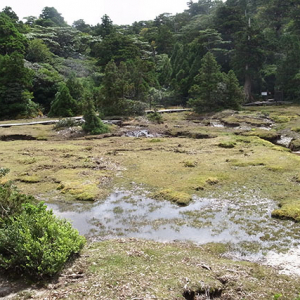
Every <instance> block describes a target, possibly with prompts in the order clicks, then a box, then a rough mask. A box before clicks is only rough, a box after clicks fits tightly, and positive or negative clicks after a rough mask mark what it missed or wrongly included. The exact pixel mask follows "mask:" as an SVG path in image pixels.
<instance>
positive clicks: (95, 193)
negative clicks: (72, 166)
mask: <svg viewBox="0 0 300 300" xmlns="http://www.w3.org/2000/svg"><path fill="white" fill-rule="evenodd" d="M58 190H60V191H61V193H63V194H70V195H72V196H74V197H75V199H76V200H81V201H94V200H96V199H97V198H98V197H99V189H98V187H97V186H96V185H95V184H92V183H91V184H83V183H81V182H76V181H75V182H65V183H64V184H61V185H59V186H58Z"/></svg>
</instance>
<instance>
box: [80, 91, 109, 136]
mask: <svg viewBox="0 0 300 300" xmlns="http://www.w3.org/2000/svg"><path fill="white" fill-rule="evenodd" d="M83 118H84V121H85V122H84V124H83V125H82V128H83V130H84V131H86V132H88V133H90V134H101V133H106V132H108V131H109V129H108V127H107V125H105V124H104V123H103V122H102V121H101V119H100V118H99V117H98V116H97V115H96V112H95V107H94V103H93V99H92V96H91V95H90V94H89V93H88V94H87V95H86V96H85V104H84V114H83Z"/></svg>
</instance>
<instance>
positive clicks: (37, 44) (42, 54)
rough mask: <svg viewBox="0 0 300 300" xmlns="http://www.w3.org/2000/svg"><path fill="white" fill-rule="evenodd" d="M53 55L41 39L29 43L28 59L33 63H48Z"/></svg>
mask: <svg viewBox="0 0 300 300" xmlns="http://www.w3.org/2000/svg"><path fill="white" fill-rule="evenodd" d="M51 56H52V53H51V52H50V50H49V49H48V47H47V46H46V45H45V43H44V42H43V41H42V40H40V39H34V40H32V41H29V43H28V49H27V55H26V59H27V60H29V61H31V62H47V61H49V60H50V58H51Z"/></svg>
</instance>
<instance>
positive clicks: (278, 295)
mask: <svg viewBox="0 0 300 300" xmlns="http://www.w3.org/2000/svg"><path fill="white" fill-rule="evenodd" d="M281 297H282V294H275V295H274V296H273V299H274V300H278V299H279V298H281Z"/></svg>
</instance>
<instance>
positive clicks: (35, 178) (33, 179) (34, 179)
mask: <svg viewBox="0 0 300 300" xmlns="http://www.w3.org/2000/svg"><path fill="white" fill-rule="evenodd" d="M18 180H19V181H21V182H25V183H38V182H41V178H39V177H38V176H34V175H33V176H29V175H25V176H21V177H19V178H18Z"/></svg>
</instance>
